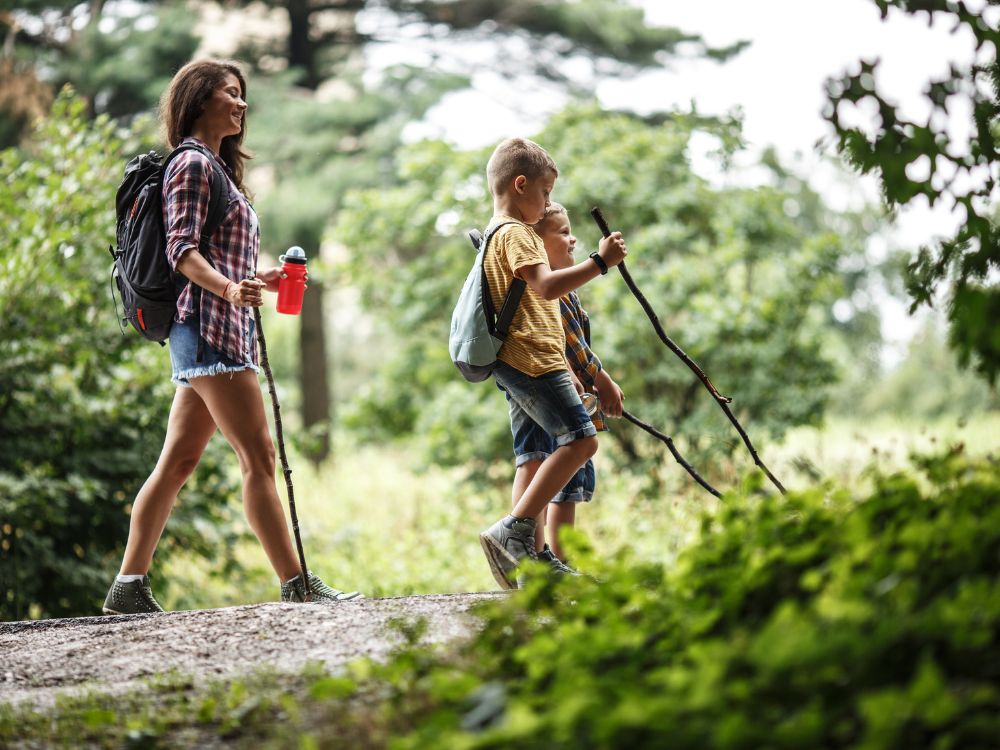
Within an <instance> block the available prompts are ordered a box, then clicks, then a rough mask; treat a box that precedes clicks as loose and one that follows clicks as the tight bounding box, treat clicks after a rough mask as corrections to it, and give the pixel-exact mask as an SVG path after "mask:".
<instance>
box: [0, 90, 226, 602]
mask: <svg viewBox="0 0 1000 750" xmlns="http://www.w3.org/2000/svg"><path fill="white" fill-rule="evenodd" d="M129 138H130V136H129V134H128V133H127V132H121V131H118V130H116V128H115V127H114V126H113V125H112V124H111V123H110V121H109V120H108V119H106V118H104V117H99V118H97V119H96V120H93V121H90V120H88V119H87V117H86V114H85V105H84V103H83V101H82V100H81V99H80V98H78V97H77V96H75V95H74V94H73V93H72V92H68V91H67V92H64V93H63V94H61V95H60V96H59V98H57V100H56V101H55V103H54V105H53V108H52V111H51V113H50V115H49V116H48V117H47V118H46V119H45V120H43V121H41V122H40V123H39V124H38V126H37V128H36V130H35V132H34V134H33V136H32V137H31V138H30V139H29V140H28V141H27V142H26V143H25V145H24V146H23V147H21V148H17V149H7V150H5V151H3V152H0V172H2V173H3V174H5V175H8V177H7V178H6V180H5V182H4V183H3V185H2V186H0V619H24V618H28V617H32V618H35V617H53V616H67V615H81V614H94V613H95V612H96V611H97V607H98V606H99V605H100V602H101V600H102V597H103V595H104V593H105V592H106V589H107V586H108V585H109V584H110V581H111V578H112V577H113V575H114V574H115V572H117V569H118V563H119V555H120V554H121V552H122V550H123V549H124V544H125V540H126V537H127V532H128V523H129V515H128V514H129V510H130V503H131V501H132V498H133V497H134V495H135V493H136V491H137V490H138V488H139V486H140V484H141V482H142V481H143V480H144V479H145V478H146V476H148V474H149V472H150V471H152V469H153V466H154V465H155V463H156V456H157V452H158V450H159V448H160V445H161V444H162V439H163V435H164V433H165V428H166V416H167V412H168V408H169V402H170V398H171V392H172V390H173V389H172V387H171V386H170V382H169V377H168V373H169V362H168V360H167V357H166V352H165V350H160V349H159V347H155V346H153V345H152V344H149V343H148V342H145V341H144V340H142V339H140V338H139V337H138V336H135V335H131V334H130V335H125V336H123V335H122V332H121V331H120V330H119V327H118V323H117V321H116V318H117V313H116V311H115V310H114V307H113V302H112V296H111V295H112V292H111V276H110V267H111V256H110V254H108V245H109V243H110V242H112V241H113V240H114V236H115V231H114V222H115V212H114V203H115V190H116V188H117V185H118V182H119V181H120V179H121V175H122V170H123V168H124V165H125V162H126V160H127V157H126V153H127V150H128V149H129V148H131V147H132V146H133V145H134V144H130V142H129V141H127V139H129ZM233 491H234V485H233V482H232V480H231V479H230V478H229V477H228V476H227V474H226V473H225V472H224V471H223V469H222V464H221V461H220V455H219V453H218V452H217V450H216V449H214V448H213V449H212V450H210V451H209V452H208V454H207V455H206V459H205V461H203V463H202V467H201V470H200V471H199V473H198V475H197V477H196V478H195V479H194V480H193V482H192V483H191V484H190V485H189V487H188V490H186V491H185V502H184V504H183V505H182V508H181V509H180V510H179V512H178V513H177V515H176V516H175V521H174V524H173V525H172V526H171V529H170V534H169V537H170V538H169V540H165V543H164V544H163V545H161V554H163V555H167V556H169V554H170V552H171V550H174V549H178V548H181V547H183V548H188V549H194V550H196V551H204V552H209V551H210V552H211V553H212V554H215V555H218V556H219V557H220V564H219V568H220V570H222V569H224V568H225V567H226V566H227V565H232V564H235V563H233V561H232V559H231V557H230V554H229V553H230V551H231V549H232V546H233V545H234V544H235V542H236V540H237V538H238V537H239V536H240V528H241V527H240V526H239V525H237V524H236V523H235V519H234V512H233V508H232V506H231V505H229V504H227V503H226V502H220V498H221V499H225V498H228V497H230V496H231V495H232V494H233ZM199 518H200V519H206V520H208V521H209V522H210V523H209V524H208V527H209V528H211V532H212V533H211V534H209V535H205V534H204V533H203V531H204V529H202V528H200V527H198V526H196V524H195V519H199Z"/></svg>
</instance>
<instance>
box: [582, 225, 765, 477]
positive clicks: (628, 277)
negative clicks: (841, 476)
mask: <svg viewBox="0 0 1000 750" xmlns="http://www.w3.org/2000/svg"><path fill="white" fill-rule="evenodd" d="M590 215H591V216H593V217H594V221H595V222H597V226H598V227H599V228H600V230H601V234H602V235H604V236H605V237H607V236H609V235H610V234H611V229H610V228H609V227H608V222H606V221H605V220H604V215H603V214H602V213H601V209H599V208H598V207H597V206H594V207H593V208H592V209H590ZM618 270H619V271H620V272H621V275H622V278H623V279H625V284H626V285H628V288H629V290H630V291H631V292H632V294H633V296H635V298H636V299H637V300H639V304H640V305H642V309H643V310H644V311H645V312H646V317H648V318H649V321H650V322H651V323H652V324H653V328H654V329H655V330H656V335H657V336H659V337H660V340H661V341H662V342H663V343H664V344H666V346H667V348H668V349H670V351H672V352H673V353H674V354H676V355H677V356H678V357H679V358H680V360H681V361H682V362H683V363H684V364H686V365H687V366H688V367H689V368H690V369H691V372H693V373H694V374H695V375H696V376H697V377H698V379H699V380H700V381H701V382H702V384H703V385H704V386H705V388H706V389H708V392H709V393H711V394H712V398H714V399H715V402H716V403H717V404H718V405H719V408H720V409H722V411H723V412H725V414H726V416H727V417H729V421H730V422H732V423H733V427H735V428H736V431H737V432H738V433H739V434H740V437H741V438H743V443H744V444H745V445H746V447H747V450H748V451H750V456H751V457H752V458H753V462H754V463H755V464H757V466H758V467H760V469H761V471H763V472H764V474H765V475H767V478H768V479H770V480H771V481H772V482H773V483H774V486H775V487H777V488H778V490H779V491H780V492H781V494H782V495H784V494H785V488H784V486H783V485H782V484H781V482H779V481H778V479H777V477H775V476H774V474H772V473H771V470H770V469H768V468H767V466H765V465H764V462H763V461H762V460H761V458H760V456H759V455H758V454H757V450H756V449H755V448H754V447H753V443H751V442H750V436H749V435H747V432H746V430H744V429H743V425H741V424H740V422H739V420H738V419H736V416H735V415H734V414H733V410H732V409H730V408H729V404H730V403H731V402H732V400H733V399H732V398H730V397H729V396H723V395H722V394H721V393H719V391H718V390H717V389H716V387H715V386H714V385H713V384H712V381H711V380H709V379H708V375H706V374H705V372H704V370H702V369H701V368H700V367H698V365H697V364H696V363H695V361H694V360H693V359H691V358H690V357H689V356H688V355H687V354H685V353H684V350H683V349H681V348H680V347H679V346H677V344H675V343H674V342H673V341H672V340H671V339H670V337H669V336H667V334H666V333H665V332H664V330H663V326H661V325H660V321H659V318H657V317H656V313H655V312H654V311H653V307H652V305H650V304H649V301H648V300H647V299H646V297H645V296H644V295H643V293H642V292H640V291H639V287H638V286H636V283H635V281H633V280H632V274H630V273H629V272H628V269H627V268H626V267H625V261H624V260H623V261H622V262H621V263H619V264H618ZM675 457H676V456H675Z"/></svg>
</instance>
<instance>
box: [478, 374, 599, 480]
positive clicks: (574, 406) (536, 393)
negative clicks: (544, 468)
mask: <svg viewBox="0 0 1000 750" xmlns="http://www.w3.org/2000/svg"><path fill="white" fill-rule="evenodd" d="M493 377H494V378H495V379H496V383H497V387H498V388H500V389H501V390H502V391H503V392H504V393H505V394H506V396H507V403H508V405H509V408H510V431H511V433H512V434H513V436H514V456H515V465H516V466H521V465H522V464H524V463H527V462H528V461H544V460H545V459H546V458H547V457H548V456H550V455H552V453H554V452H555V449H556V448H558V447H559V446H561V445H568V444H569V443H572V442H573V441H574V440H580V439H582V438H585V437H590V436H592V435H596V434H597V430H596V429H595V428H594V423H593V422H592V421H591V420H590V417H589V416H588V415H587V411H586V409H584V408H583V404H582V403H581V401H580V396H579V394H578V393H577V392H576V389H575V388H574V387H573V382H572V381H571V380H570V378H569V373H568V372H566V371H565V370H559V371H556V372H548V373H545V374H544V375H542V376H540V377H537V378H533V377H531V376H530V375H526V374H524V373H523V372H521V371H520V370H517V369H515V368H513V367H511V366H510V365H508V364H507V363H506V362H497V366H496V369H494V370H493Z"/></svg>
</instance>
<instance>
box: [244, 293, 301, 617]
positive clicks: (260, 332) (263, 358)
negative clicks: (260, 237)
mask: <svg viewBox="0 0 1000 750" xmlns="http://www.w3.org/2000/svg"><path fill="white" fill-rule="evenodd" d="M253 321H254V323H255V324H256V326H257V344H258V346H259V347H260V365H261V367H263V368H264V374H265V375H267V388H268V390H269V391H270V392H271V406H272V408H273V409H274V431H275V433H276V435H277V438H278V455H279V456H281V471H282V473H284V475H285V488H286V489H287V490H288V509H289V510H290V511H291V515H292V531H294V532H295V546H296V548H297V549H298V552H299V567H301V568H302V585H303V586H304V593H303V596H302V600H303V601H306V602H308V601H312V589H311V588H310V587H309V572H308V571H307V570H306V553H305V551H304V550H303V549H302V537H301V535H300V534H299V517H298V514H296V512H295V490H294V489H292V470H291V469H290V468H289V466H288V456H287V455H285V437H284V435H283V434H282V431H281V407H280V406H279V405H278V392H277V390H275V387H274V374H273V373H272V372H271V363H270V362H269V361H268V359H267V343H266V342H265V341H264V327H263V326H262V325H261V324H260V308H259V307H255V308H254V309H253Z"/></svg>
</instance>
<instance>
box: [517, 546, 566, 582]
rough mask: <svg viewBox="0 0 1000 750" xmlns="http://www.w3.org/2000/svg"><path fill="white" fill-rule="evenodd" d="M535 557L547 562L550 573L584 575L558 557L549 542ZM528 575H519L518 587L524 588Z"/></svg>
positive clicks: (541, 561) (539, 560)
mask: <svg viewBox="0 0 1000 750" xmlns="http://www.w3.org/2000/svg"><path fill="white" fill-rule="evenodd" d="M535 559H536V560H538V562H540V563H545V565H547V566H548V572H549V573H555V574H557V575H565V576H578V575H582V574H581V573H580V572H579V571H577V570H573V568H571V567H570V566H569V565H567V564H566V563H564V562H563V561H562V560H560V559H559V558H558V557H556V553H555V552H553V551H552V549H551V548H550V547H549V545H547V544H546V545H545V547H543V548H542V551H541V552H539V553H538V555H536V557H535ZM528 575H529V574H528V573H524V574H522V575H519V576H518V577H517V587H518V588H519V589H523V588H524V585H525V583H527V581H528Z"/></svg>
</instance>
